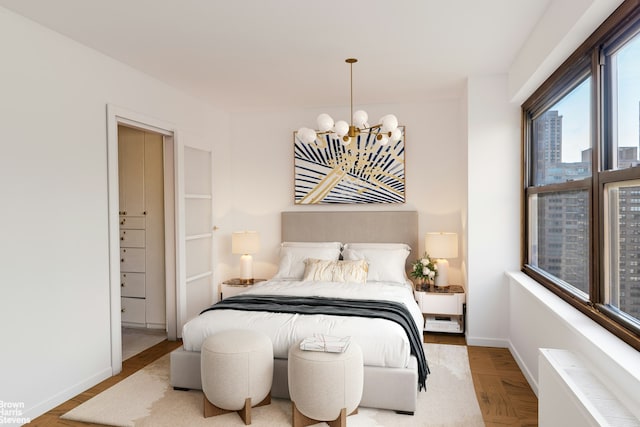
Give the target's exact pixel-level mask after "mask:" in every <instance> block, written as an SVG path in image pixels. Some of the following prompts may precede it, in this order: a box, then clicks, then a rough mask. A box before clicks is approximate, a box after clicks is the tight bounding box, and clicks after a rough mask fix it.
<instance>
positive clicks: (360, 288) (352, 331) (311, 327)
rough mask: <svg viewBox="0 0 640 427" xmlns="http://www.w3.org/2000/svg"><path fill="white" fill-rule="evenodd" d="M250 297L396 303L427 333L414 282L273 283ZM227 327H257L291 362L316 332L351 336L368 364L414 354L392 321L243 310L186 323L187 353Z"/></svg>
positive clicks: (401, 363)
mask: <svg viewBox="0 0 640 427" xmlns="http://www.w3.org/2000/svg"><path fill="white" fill-rule="evenodd" d="M249 294H256V295H259V294H263V295H294V296H319V297H333V298H351V299H376V300H389V301H396V302H400V303H403V304H404V305H405V306H406V307H407V308H408V309H409V312H410V313H411V316H412V317H413V319H414V321H415V322H416V326H417V327H418V330H422V322H423V318H422V313H421V312H420V309H419V308H418V306H417V304H416V303H415V301H414V298H413V290H412V288H411V285H410V283H407V284H406V285H400V284H398V283H393V284H389V283H384V282H367V283H366V284H356V283H336V282H317V281H313V282H312V281H292V280H270V281H267V282H261V283H259V284H256V285H253V286H252V287H251V289H250V290H249V291H247V292H245V293H244V295H249ZM228 329H252V330H255V331H259V332H262V333H264V334H266V335H267V336H269V337H270V338H271V341H272V342H273V354H274V357H276V358H283V359H286V357H287V353H288V351H289V347H290V346H291V345H292V344H293V343H295V342H297V341H300V340H302V339H303V338H305V337H308V336H311V335H313V334H314V333H323V334H327V335H332V336H351V338H352V341H353V342H356V343H357V344H358V345H360V347H361V348H362V353H363V357H364V364H365V365H368V366H382V367H393V368H404V367H405V366H407V363H408V362H409V356H410V346H409V339H408V338H407V336H406V333H405V332H404V329H403V328H402V327H401V326H400V325H398V324H396V323H395V322H392V321H389V320H384V319H371V318H361V317H346V316H331V315H320V314H317V315H300V314H289V313H267V312H247V311H238V310H212V311H207V312H205V313H203V314H201V315H200V316H198V317H196V318H194V319H192V320H190V321H189V322H187V323H186V324H185V325H184V327H183V329H182V340H183V343H184V348H185V350H187V351H200V347H201V346H202V343H203V341H204V340H205V338H206V337H208V336H209V335H212V334H214V333H216V332H219V331H223V330H228Z"/></svg>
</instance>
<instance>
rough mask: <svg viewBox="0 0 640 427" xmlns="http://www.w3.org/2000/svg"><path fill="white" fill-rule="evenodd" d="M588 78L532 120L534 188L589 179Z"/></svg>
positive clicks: (589, 104)
mask: <svg viewBox="0 0 640 427" xmlns="http://www.w3.org/2000/svg"><path fill="white" fill-rule="evenodd" d="M590 85H591V78H590V77H589V78H587V79H586V80H584V81H583V82H582V83H581V84H580V85H578V86H577V87H576V88H574V89H573V90H572V91H571V92H569V93H568V94H567V95H565V96H564V97H563V98H562V99H561V100H560V101H558V102H557V103H556V104H554V105H553V106H552V107H551V108H549V109H547V110H546V111H545V112H544V113H542V114H541V115H540V116H538V117H536V118H535V119H534V120H533V123H532V124H533V129H532V130H533V133H532V141H531V142H532V153H531V154H532V157H533V164H532V166H533V177H532V178H533V185H534V186H538V185H546V184H555V183H560V182H567V181H576V180H579V179H583V178H587V177H590V176H591V163H590V162H591V137H590V136H589V135H590V129H591V124H590V123H591V120H590V117H591V114H590V109H591V101H590V100H591V95H590Z"/></svg>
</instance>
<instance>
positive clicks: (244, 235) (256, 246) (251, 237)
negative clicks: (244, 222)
mask: <svg viewBox="0 0 640 427" xmlns="http://www.w3.org/2000/svg"><path fill="white" fill-rule="evenodd" d="M259 250H260V235H259V234H258V232H257V231H235V232H233V234H232V235H231V253H234V254H240V255H245V254H255V253H256V252H258V251H259Z"/></svg>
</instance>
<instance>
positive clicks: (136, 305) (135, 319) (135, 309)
mask: <svg viewBox="0 0 640 427" xmlns="http://www.w3.org/2000/svg"><path fill="white" fill-rule="evenodd" d="M145 303H146V301H145V299H144V298H120V304H121V305H122V306H121V307H120V312H121V313H120V314H121V316H120V317H121V320H122V322H123V323H136V324H139V325H141V326H143V325H145V322H146V315H145Z"/></svg>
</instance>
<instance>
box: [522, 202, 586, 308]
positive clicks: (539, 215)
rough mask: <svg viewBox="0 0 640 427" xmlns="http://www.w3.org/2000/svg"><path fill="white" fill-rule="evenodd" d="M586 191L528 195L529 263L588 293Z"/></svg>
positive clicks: (579, 290)
mask: <svg viewBox="0 0 640 427" xmlns="http://www.w3.org/2000/svg"><path fill="white" fill-rule="evenodd" d="M588 212H589V192H588V191H567V192H556V193H540V194H535V195H533V196H530V197H529V258H530V259H529V264H530V265H532V266H535V267H538V268H540V269H542V270H544V271H545V272H547V273H549V274H551V275H553V276H555V277H557V278H559V279H561V280H563V281H565V282H567V283H568V284H569V285H571V286H573V287H574V288H575V290H577V291H578V293H582V294H583V295H584V296H585V297H586V296H587V295H588V293H589V263H588V260H589V257H588V255H589V215H588Z"/></svg>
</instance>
